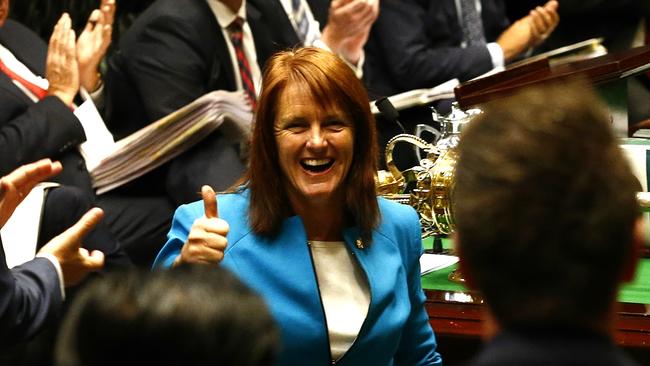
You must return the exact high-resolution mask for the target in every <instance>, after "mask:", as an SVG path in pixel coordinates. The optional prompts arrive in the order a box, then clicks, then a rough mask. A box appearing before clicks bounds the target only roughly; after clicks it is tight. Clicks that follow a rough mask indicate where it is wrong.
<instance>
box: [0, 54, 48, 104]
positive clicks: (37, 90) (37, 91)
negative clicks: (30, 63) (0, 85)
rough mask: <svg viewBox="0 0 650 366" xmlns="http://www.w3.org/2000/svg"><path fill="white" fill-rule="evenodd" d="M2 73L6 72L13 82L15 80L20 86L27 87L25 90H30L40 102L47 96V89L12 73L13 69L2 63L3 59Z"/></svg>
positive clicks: (0, 62) (0, 69)
mask: <svg viewBox="0 0 650 366" xmlns="http://www.w3.org/2000/svg"><path fill="white" fill-rule="evenodd" d="M0 71H2V72H4V73H5V75H7V76H8V77H9V78H10V79H11V80H14V81H16V82H18V83H20V85H22V86H23V87H25V89H27V90H29V91H30V92H31V93H32V94H34V95H35V96H36V98H38V99H39V100H40V99H43V98H45V97H46V96H47V90H46V89H43V88H41V87H40V86H38V85H36V84H34V83H32V82H30V81H28V80H26V79H24V78H22V77H21V76H20V75H18V74H16V73H15V72H13V71H11V69H10V68H8V67H7V65H5V63H4V62H2V59H0Z"/></svg>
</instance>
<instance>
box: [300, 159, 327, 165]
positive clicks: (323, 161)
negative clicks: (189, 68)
mask: <svg viewBox="0 0 650 366" xmlns="http://www.w3.org/2000/svg"><path fill="white" fill-rule="evenodd" d="M330 161H332V159H305V160H303V161H302V162H303V164H305V165H308V166H319V165H325V164H329V162H330Z"/></svg>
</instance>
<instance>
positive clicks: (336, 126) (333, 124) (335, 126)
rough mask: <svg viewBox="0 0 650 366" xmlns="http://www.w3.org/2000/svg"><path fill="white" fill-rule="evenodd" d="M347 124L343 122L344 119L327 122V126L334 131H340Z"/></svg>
mask: <svg viewBox="0 0 650 366" xmlns="http://www.w3.org/2000/svg"><path fill="white" fill-rule="evenodd" d="M346 126H347V125H346V124H345V123H344V122H342V121H330V122H327V123H325V126H324V127H325V128H326V129H328V130H330V131H334V132H340V131H342V130H343V129H344V128H345V127H346Z"/></svg>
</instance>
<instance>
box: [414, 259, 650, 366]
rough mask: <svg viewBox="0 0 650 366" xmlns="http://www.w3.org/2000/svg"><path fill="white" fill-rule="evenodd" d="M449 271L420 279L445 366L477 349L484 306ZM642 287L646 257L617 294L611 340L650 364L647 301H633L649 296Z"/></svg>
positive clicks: (647, 278) (648, 266)
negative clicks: (616, 312) (633, 279)
mask: <svg viewBox="0 0 650 366" xmlns="http://www.w3.org/2000/svg"><path fill="white" fill-rule="evenodd" d="M451 270H452V268H447V269H442V270H439V271H437V272H434V273H432V274H429V275H427V276H424V277H423V278H422V283H423V287H424V288H425V289H424V292H425V294H426V296H427V300H426V302H425V304H424V306H425V309H426V311H427V314H428V315H429V323H430V324H431V327H432V328H433V330H434V332H435V333H436V338H437V339H438V347H439V352H440V353H441V355H443V358H444V360H445V365H446V366H454V365H462V364H464V363H465V362H466V361H468V360H469V359H470V358H471V357H472V356H474V355H475V354H476V353H477V352H478V350H479V348H480V346H481V342H482V339H481V338H482V336H483V335H484V329H483V327H484V322H485V309H486V305H485V304H484V302H483V300H482V299H481V298H480V296H478V295H477V294H475V293H472V292H469V291H467V290H466V289H464V288H463V287H462V286H461V285H457V284H454V283H452V282H451V281H448V280H446V276H447V274H448V273H449V272H451ZM646 283H648V285H646ZM646 286H650V259H644V260H642V263H641V264H640V266H639V270H638V275H637V279H636V280H635V281H634V283H632V284H629V285H627V286H625V287H624V290H623V291H622V292H621V294H620V296H619V298H620V299H621V300H622V301H625V302H619V304H618V307H619V309H618V316H617V319H616V323H615V327H616V330H615V333H614V339H615V342H616V343H617V344H618V345H619V346H621V347H623V348H625V351H626V352H627V353H628V354H630V355H631V356H632V357H633V358H635V359H636V360H637V361H638V362H639V363H640V364H642V365H650V304H641V303H639V301H637V302H633V301H634V299H642V298H644V296H643V295H646V296H645V297H647V296H648V295H650V291H648V290H647V288H646ZM639 295H641V296H639ZM631 301H632V302H631Z"/></svg>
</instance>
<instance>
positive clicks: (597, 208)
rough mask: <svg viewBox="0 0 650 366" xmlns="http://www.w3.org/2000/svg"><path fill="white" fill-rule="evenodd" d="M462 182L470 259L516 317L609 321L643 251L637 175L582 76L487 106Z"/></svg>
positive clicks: (468, 148)
mask: <svg viewBox="0 0 650 366" xmlns="http://www.w3.org/2000/svg"><path fill="white" fill-rule="evenodd" d="M458 151H459V160H458V164H457V166H456V186H455V189H454V201H455V207H454V208H455V214H456V220H457V230H458V235H459V250H460V255H461V260H462V261H463V262H464V263H463V265H464V268H466V270H467V271H468V273H470V274H471V277H472V279H473V280H474V281H473V282H474V284H475V286H476V287H477V288H478V289H479V290H480V291H481V292H482V293H483V295H484V296H485V298H486V301H487V303H488V304H489V306H490V309H491V311H492V313H493V315H494V316H495V317H496V319H497V320H498V321H499V322H500V323H501V324H502V325H507V326H528V327H529V326H553V325H563V326H572V325H573V326H581V327H583V328H584V327H591V326H592V325H593V323H594V322H596V321H602V319H603V316H606V314H607V312H608V311H609V309H610V308H611V305H612V303H613V301H615V296H616V295H617V290H618V285H619V283H620V282H621V278H622V271H623V266H624V262H625V260H626V259H627V258H629V257H628V256H630V255H632V248H633V232H634V225H635V222H636V220H637V218H638V216H639V212H640V211H639V208H638V204H637V202H636V196H635V193H636V191H637V190H638V188H639V183H638V181H637V180H636V178H635V177H634V176H633V175H632V173H631V170H630V168H629V166H628V164H627V162H626V161H625V159H624V157H623V155H622V153H621V151H620V148H619V146H618V144H617V141H616V139H615V137H614V135H613V132H612V128H611V126H610V120H609V117H608V113H607V112H606V111H605V110H604V108H603V107H602V106H601V102H600V101H599V99H598V98H597V97H596V96H595V94H594V93H593V92H592V91H591V89H590V87H589V86H587V85H585V84H582V83H569V84H568V85H567V84H558V85H551V86H546V87H540V88H530V89H529V90H526V91H524V92H522V93H521V94H519V95H516V96H513V97H511V98H505V99H502V100H499V101H496V102H493V103H489V104H487V105H485V106H484V111H483V114H482V115H481V116H479V117H477V118H476V119H475V120H473V121H472V122H471V123H470V125H469V126H468V127H467V129H466V130H465V131H464V132H463V134H462V136H461V141H460V145H459V149H458Z"/></svg>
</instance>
